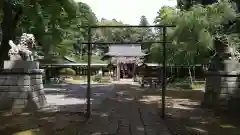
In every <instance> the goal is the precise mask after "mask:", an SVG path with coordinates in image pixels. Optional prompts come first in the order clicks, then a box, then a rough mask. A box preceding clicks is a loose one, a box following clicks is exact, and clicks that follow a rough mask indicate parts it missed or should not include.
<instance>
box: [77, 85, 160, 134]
mask: <svg viewBox="0 0 240 135" xmlns="http://www.w3.org/2000/svg"><path fill="white" fill-rule="evenodd" d="M115 90H116V91H115V93H114V94H113V95H112V96H111V97H109V98H107V99H106V100H104V102H103V103H102V104H101V107H99V109H98V110H96V111H95V112H93V115H92V118H91V120H90V121H89V123H87V124H86V126H85V127H84V128H83V129H82V131H81V132H80V134H88V135H91V134H92V135H93V134H99V135H110V134H111V135H115V134H119V135H144V134H149V133H151V134H163V133H162V132H164V130H162V126H161V125H159V123H160V122H159V121H160V118H159V116H158V112H157V104H156V103H157V102H145V101H141V99H142V95H141V94H139V93H141V92H143V91H144V90H141V89H135V87H132V85H129V84H116V85H115Z"/></svg>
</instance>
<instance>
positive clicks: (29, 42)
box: [0, 33, 46, 113]
mask: <svg viewBox="0 0 240 135" xmlns="http://www.w3.org/2000/svg"><path fill="white" fill-rule="evenodd" d="M35 44H36V41H35V38H34V36H33V34H26V33H23V35H22V36H21V39H20V42H19V44H18V45H15V44H14V43H13V41H11V40H10V41H9V45H10V46H11V49H10V50H9V57H10V60H9V61H4V69H2V71H0V110H5V111H11V112H13V113H21V112H23V111H25V110H26V111H37V110H38V109H40V108H42V107H44V106H45V105H46V97H45V94H44V90H43V82H42V74H43V73H44V72H43V70H42V69H39V63H38V62H37V61H36V60H35V59H34V55H33V53H32V51H31V49H32V48H33V46H34V45H35Z"/></svg>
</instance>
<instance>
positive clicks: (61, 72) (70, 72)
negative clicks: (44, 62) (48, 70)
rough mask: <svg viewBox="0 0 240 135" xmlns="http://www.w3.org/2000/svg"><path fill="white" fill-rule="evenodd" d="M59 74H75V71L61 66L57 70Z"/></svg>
mask: <svg viewBox="0 0 240 135" xmlns="http://www.w3.org/2000/svg"><path fill="white" fill-rule="evenodd" d="M59 73H60V74H63V75H72V76H74V75H76V71H75V70H73V69H72V68H63V69H61V70H60V71H59Z"/></svg>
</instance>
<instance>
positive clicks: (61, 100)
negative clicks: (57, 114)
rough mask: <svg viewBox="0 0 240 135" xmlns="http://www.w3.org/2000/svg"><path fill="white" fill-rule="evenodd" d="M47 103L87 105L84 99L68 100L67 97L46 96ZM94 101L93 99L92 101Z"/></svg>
mask: <svg viewBox="0 0 240 135" xmlns="http://www.w3.org/2000/svg"><path fill="white" fill-rule="evenodd" d="M46 98H47V102H48V103H49V104H54V105H74V104H85V103H86V99H84V98H82V99H79V98H72V97H71V98H66V97H65V95H46ZM92 100H93V99H92Z"/></svg>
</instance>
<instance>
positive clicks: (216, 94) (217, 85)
mask: <svg viewBox="0 0 240 135" xmlns="http://www.w3.org/2000/svg"><path fill="white" fill-rule="evenodd" d="M239 70H240V64H239V63H237V62H236V61H233V60H226V61H223V62H221V63H218V64H216V63H211V65H210V68H209V71H207V72H206V88H205V95H204V101H203V105H204V106H205V107H214V108H221V109H227V110H229V109H230V110H232V109H234V108H236V107H238V108H239V106H240V88H239V84H240V78H239V77H240V71H239Z"/></svg>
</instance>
